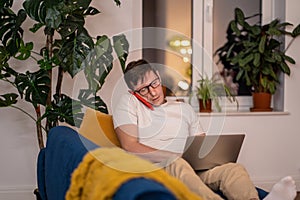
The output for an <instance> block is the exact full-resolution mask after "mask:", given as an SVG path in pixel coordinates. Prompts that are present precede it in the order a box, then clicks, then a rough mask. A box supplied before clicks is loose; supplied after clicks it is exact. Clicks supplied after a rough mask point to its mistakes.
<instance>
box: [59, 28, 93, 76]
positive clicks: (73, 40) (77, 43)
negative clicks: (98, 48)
mask: <svg viewBox="0 0 300 200" xmlns="http://www.w3.org/2000/svg"><path fill="white" fill-rule="evenodd" d="M58 44H61V48H60V51H59V52H58V58H59V59H60V61H61V67H62V68H63V69H64V71H66V72H68V73H69V74H70V75H71V76H72V77H74V76H75V75H76V74H77V73H78V72H79V71H81V70H82V68H81V63H82V62H83V61H84V60H85V58H86V56H87V55H88V54H89V52H90V51H91V49H93V47H94V43H93V40H92V38H91V37H90V36H89V34H88V33H87V31H86V30H85V29H82V30H80V31H78V32H77V33H76V34H75V33H74V34H73V35H72V36H70V37H69V39H66V40H61V41H59V42H58Z"/></svg>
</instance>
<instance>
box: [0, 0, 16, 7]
mask: <svg viewBox="0 0 300 200" xmlns="http://www.w3.org/2000/svg"><path fill="white" fill-rule="evenodd" d="M12 5H13V0H1V1H0V8H3V7H7V8H11V7H12Z"/></svg>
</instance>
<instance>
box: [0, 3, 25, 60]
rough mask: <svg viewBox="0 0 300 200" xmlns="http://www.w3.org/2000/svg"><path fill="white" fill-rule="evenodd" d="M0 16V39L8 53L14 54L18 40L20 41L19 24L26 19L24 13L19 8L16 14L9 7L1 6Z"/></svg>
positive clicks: (17, 46) (20, 30)
mask: <svg viewBox="0 0 300 200" xmlns="http://www.w3.org/2000/svg"><path fill="white" fill-rule="evenodd" d="M0 18H1V21H0V40H1V41H2V44H3V46H5V48H6V50H7V51H8V52H9V53H10V55H14V54H15V53H16V52H18V49H19V44H20V41H22V37H23V29H22V28H21V25H22V23H23V22H24V21H25V19H26V13H25V11H24V10H22V9H21V10H19V11H18V14H17V15H16V14H14V12H13V11H12V10H10V9H9V8H3V9H2V10H1V12H0Z"/></svg>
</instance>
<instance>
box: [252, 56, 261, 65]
mask: <svg viewBox="0 0 300 200" xmlns="http://www.w3.org/2000/svg"><path fill="white" fill-rule="evenodd" d="M253 65H254V66H255V67H259V65H260V54H259V53H255V54H254V59H253Z"/></svg>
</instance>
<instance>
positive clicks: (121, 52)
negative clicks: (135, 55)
mask: <svg viewBox="0 0 300 200" xmlns="http://www.w3.org/2000/svg"><path fill="white" fill-rule="evenodd" d="M113 43H114V50H115V52H116V53H117V56H118V59H119V61H120V64H121V67H122V70H123V72H124V71H125V68H126V60H127V57H128V53H129V43H128V41H127V39H126V36H125V35H124V34H122V35H117V36H113Z"/></svg>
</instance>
